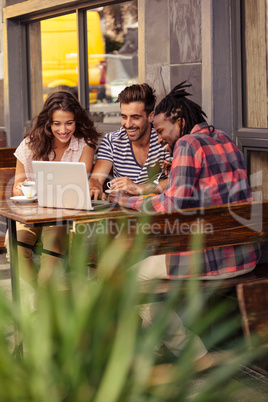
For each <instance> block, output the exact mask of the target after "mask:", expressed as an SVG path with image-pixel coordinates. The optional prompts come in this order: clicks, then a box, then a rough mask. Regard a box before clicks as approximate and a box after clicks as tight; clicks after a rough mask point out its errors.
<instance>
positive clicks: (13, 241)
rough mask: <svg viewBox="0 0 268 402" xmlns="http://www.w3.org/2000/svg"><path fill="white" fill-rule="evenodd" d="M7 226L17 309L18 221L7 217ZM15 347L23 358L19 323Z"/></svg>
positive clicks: (18, 303) (19, 356)
mask: <svg viewBox="0 0 268 402" xmlns="http://www.w3.org/2000/svg"><path fill="white" fill-rule="evenodd" d="M7 227H8V232H9V253H10V275H11V291H12V300H13V303H14V306H15V308H16V309H18V310H20V308H21V304H20V282H19V270H18V246H17V229H16V221H14V220H13V219H7ZM14 338H15V349H14V355H15V356H16V357H18V358H21V357H22V355H23V344H22V337H21V333H20V330H19V328H18V327H17V324H16V323H14Z"/></svg>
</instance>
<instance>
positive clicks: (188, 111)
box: [155, 81, 207, 135]
mask: <svg viewBox="0 0 268 402" xmlns="http://www.w3.org/2000/svg"><path fill="white" fill-rule="evenodd" d="M191 86H192V85H191V84H186V81H183V82H181V83H180V84H179V85H177V86H176V87H175V88H173V89H172V91H171V92H170V93H169V94H168V95H167V96H166V97H165V98H164V99H162V100H161V102H160V103H159V104H158V105H157V106H156V108H155V116H156V115H158V114H160V113H164V114H165V116H166V117H168V118H169V119H170V121H171V122H172V123H173V124H174V123H175V122H176V121H177V120H178V119H179V118H183V119H184V120H185V127H184V130H183V133H181V135H183V134H189V133H190V132H191V130H192V129H193V127H194V126H195V125H196V124H200V123H204V122H206V120H205V117H207V115H206V114H205V112H204V111H203V110H202V109H201V107H200V106H199V105H198V104H197V103H195V102H193V101H191V100H190V99H188V98H186V96H191V94H190V93H188V92H186V91H185V88H188V87H191Z"/></svg>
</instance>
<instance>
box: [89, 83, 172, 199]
mask: <svg viewBox="0 0 268 402" xmlns="http://www.w3.org/2000/svg"><path fill="white" fill-rule="evenodd" d="M155 101H156V97H155V94H154V91H153V89H152V88H151V87H150V86H149V85H148V84H141V85H139V84H135V85H131V86H129V87H126V88H125V89H124V90H123V91H122V92H121V93H120V94H119V96H118V99H117V102H120V108H121V124H122V127H121V128H120V129H119V130H118V131H115V132H112V133H109V134H106V135H105V137H104V139H103V141H102V143H101V145H100V148H99V150H98V156H97V162H96V164H95V167H94V170H93V173H92V175H91V178H90V180H89V185H90V193H91V197H93V198H94V199H98V198H99V197H102V198H103V184H104V182H105V180H106V178H107V177H108V176H109V173H110V171H111V169H113V177H114V179H113V180H112V181H111V190H116V191H126V192H128V193H129V194H131V195H140V194H148V193H150V192H152V190H154V192H155V193H156V194H158V193H161V192H162V191H163V190H164V189H165V187H166V185H167V179H166V176H164V177H163V178H164V180H161V181H160V183H159V185H158V186H157V187H155V185H154V184H153V183H152V181H153V180H151V181H150V170H154V168H155V169H156V170H155V171H158V170H160V169H161V167H162V165H163V163H164V161H165V160H168V161H171V158H170V154H169V153H168V152H167V151H165V149H164V148H163V147H162V145H161V144H159V143H158V136H157V134H156V131H155V129H154V128H153V125H152V122H153V118H154V107H155ZM157 168H158V170H157Z"/></svg>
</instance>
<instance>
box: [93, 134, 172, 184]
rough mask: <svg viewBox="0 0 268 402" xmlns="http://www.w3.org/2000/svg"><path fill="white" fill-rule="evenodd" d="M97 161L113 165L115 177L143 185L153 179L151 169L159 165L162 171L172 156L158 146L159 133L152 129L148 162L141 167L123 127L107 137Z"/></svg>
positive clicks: (102, 143) (99, 151)
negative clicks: (126, 178)
mask: <svg viewBox="0 0 268 402" xmlns="http://www.w3.org/2000/svg"><path fill="white" fill-rule="evenodd" d="M97 159H104V160H108V161H110V162H112V163H113V176H114V177H125V176H126V177H128V178H129V179H131V180H132V181H133V182H134V183H137V184H143V183H146V182H148V181H149V179H150V178H151V177H150V176H151V175H150V168H152V167H154V166H156V165H157V166H159V170H160V168H161V166H162V164H163V162H164V160H168V161H171V156H170V154H169V152H166V151H165V149H164V148H163V147H162V146H161V145H160V144H158V136H157V133H156V131H155V129H154V128H153V127H152V130H151V138H150V147H149V152H148V156H147V159H146V162H145V164H144V166H141V165H139V163H138V162H137V160H136V158H135V155H134V152H133V149H132V144H131V141H129V139H128V135H127V133H126V131H125V129H124V128H123V127H121V128H120V129H119V130H117V131H115V132H112V133H108V134H106V135H105V137H104V138H103V140H102V142H101V145H100V147H99V150H98V157H97ZM148 172H149V175H148ZM163 178H164V177H163Z"/></svg>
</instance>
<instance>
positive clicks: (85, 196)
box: [32, 161, 111, 210]
mask: <svg viewBox="0 0 268 402" xmlns="http://www.w3.org/2000/svg"><path fill="white" fill-rule="evenodd" d="M32 165H33V171H34V175H35V183H36V192H37V200H38V205H39V206H40V207H49V208H65V209H79V210H95V209H101V208H105V207H111V203H109V202H108V201H101V200H100V201H93V200H91V198H90V192H89V183H88V175H87V170H86V165H85V163H84V162H54V161H33V162H32Z"/></svg>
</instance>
